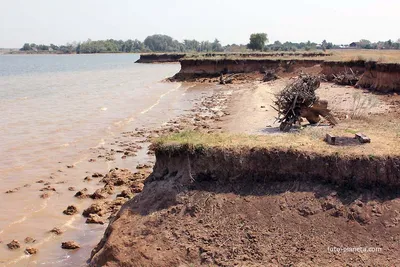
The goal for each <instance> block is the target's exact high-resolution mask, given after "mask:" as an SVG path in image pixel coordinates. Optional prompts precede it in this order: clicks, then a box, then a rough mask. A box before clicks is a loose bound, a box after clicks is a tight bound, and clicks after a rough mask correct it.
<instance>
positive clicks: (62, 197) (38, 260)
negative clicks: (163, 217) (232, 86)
mask: <svg viewBox="0 0 400 267" xmlns="http://www.w3.org/2000/svg"><path fill="white" fill-rule="evenodd" d="M137 58H138V56H137V55H94V56H93V55H90V56H83V55H82V56H81V55H74V56H28V55H27V56H0V113H1V114H2V118H1V120H0V140H1V143H0V155H1V159H0V203H1V205H0V242H1V243H0V265H1V266H36V265H41V266H84V265H86V261H87V259H88V257H89V255H90V251H91V250H92V249H93V247H94V246H95V245H96V244H97V243H98V242H99V240H100V238H101V237H102V235H103V233H104V230H105V228H106V226H107V224H105V225H89V224H85V223H84V222H85V218H83V217H82V216H81V215H80V214H81V212H82V211H83V209H85V208H86V207H88V206H89V205H90V204H91V203H92V202H93V200H90V199H86V200H78V199H76V198H74V197H73V195H74V194H75V192H72V191H69V190H68V187H75V188H76V189H77V190H80V189H83V188H88V190H89V192H93V191H94V190H95V189H96V188H99V187H100V185H99V183H98V180H97V181H92V182H84V180H83V179H84V177H86V176H88V175H91V174H92V173H93V172H100V173H106V172H108V170H109V169H111V168H113V167H119V168H129V169H132V170H134V168H135V166H136V165H137V164H138V163H147V162H153V161H154V158H153V156H149V155H147V154H146V152H147V151H146V150H142V151H140V152H139V153H138V155H137V156H136V157H128V158H126V159H121V158H120V157H116V159H115V160H113V161H105V160H100V159H97V156H98V154H99V151H100V150H101V149H102V148H103V147H106V148H109V147H110V144H111V143H114V142H115V140H119V141H121V140H124V138H125V139H126V138H127V137H123V136H122V135H121V133H122V132H127V131H134V130H135V129H136V128H146V129H152V128H157V127H159V126H161V125H162V124H164V123H166V122H167V121H168V120H170V119H173V118H175V117H177V116H179V115H182V114H185V113H186V112H188V110H190V109H191V108H192V107H193V102H194V101H195V100H198V99H199V98H201V97H202V96H205V95H209V94H211V93H212V92H213V90H214V89H216V87H212V88H210V87H198V86H195V87H194V86H190V85H182V84H180V83H162V82H160V81H161V80H162V79H164V78H166V77H169V76H172V75H173V74H175V73H176V72H178V71H179V65H177V64H162V65H145V64H134V63H133V62H134V61H135V60H136V59H137ZM210 89H211V90H210ZM126 140H129V138H128V139H126ZM90 159H96V161H94V162H89V160H90ZM71 165H73V166H74V167H73V168H69V167H67V166H71ZM39 180H44V182H45V183H47V182H48V183H50V186H52V187H54V188H55V189H56V191H55V192H50V193H51V194H50V198H47V199H41V198H40V197H39V196H40V194H42V193H43V192H41V191H40V189H42V188H43V187H44V184H43V183H37V181H39ZM12 189H17V190H16V191H15V192H14V193H9V194H6V193H5V192H6V191H7V190H12ZM71 204H74V205H76V206H77V207H78V210H79V214H77V215H75V216H66V215H64V214H63V213H62V211H63V210H64V209H65V208H66V207H67V206H68V205H71ZM54 227H59V228H61V229H62V230H64V231H65V232H64V234H63V235H60V236H55V235H53V234H50V233H49V232H48V231H49V230H51V229H52V228H54ZM26 237H32V238H34V239H35V240H36V241H35V243H33V244H25V243H24V239H25V238H26ZM13 239H16V240H18V241H19V242H20V243H21V248H20V249H18V250H13V251H12V250H9V249H8V248H7V246H6V244H7V243H9V242H11V241H12V240H13ZM70 240H74V241H77V242H78V243H80V245H81V248H80V249H78V250H76V251H66V250H62V249H61V242H65V241H70ZM26 247H35V248H38V249H39V253H38V254H37V255H34V256H27V255H26V254H25V253H24V249H25V248H26Z"/></svg>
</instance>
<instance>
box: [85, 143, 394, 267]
mask: <svg viewBox="0 0 400 267" xmlns="http://www.w3.org/2000/svg"><path fill="white" fill-rule="evenodd" d="M265 154H267V152H266V151H263V152H260V153H258V152H254V151H253V152H251V151H250V152H249V154H243V151H242V153H241V154H240V155H239V154H237V153H235V151H231V150H224V151H223V152H218V151H212V153H210V154H208V153H204V152H201V151H196V153H193V154H190V153H182V151H180V149H179V148H177V149H176V150H175V151H169V152H168V153H167V152H165V153H160V151H157V150H156V155H157V162H156V166H155V168H154V172H153V174H152V175H151V176H150V177H149V178H148V179H147V180H146V183H145V188H144V190H143V192H142V193H141V194H140V195H138V196H136V197H135V198H134V199H132V200H130V201H128V202H127V203H126V204H125V205H124V206H123V207H122V209H121V211H120V212H119V213H118V215H117V216H116V217H115V218H114V219H113V221H112V222H111V223H110V226H109V227H108V229H107V230H106V233H105V236H104V238H103V239H102V241H101V242H100V243H99V245H98V246H97V247H96V248H95V250H94V251H93V253H92V258H91V263H90V265H91V266H103V265H106V266H191V265H193V266H199V265H204V266H214V265H217V266H283V265H285V266H291V265H295V266H310V265H311V266H327V265H329V266H343V265H345V264H356V265H376V266H381V265H384V264H391V265H396V264H400V260H399V259H398V258H397V257H396V256H395V255H396V253H397V252H398V250H399V240H400V229H399V227H398V225H399V223H400V216H399V210H400V198H399V196H398V194H396V193H393V192H390V191H388V190H384V189H383V187H378V186H375V189H374V190H372V189H359V188H361V187H360V186H359V185H361V184H357V183H356V184H354V183H352V182H351V181H348V180H346V179H344V178H343V177H344V176H343V175H344V174H343V173H339V174H338V173H333V172H332V170H331V171H330V172H327V177H328V176H329V177H330V176H331V175H334V176H337V177H339V176H340V177H341V178H342V179H344V181H345V182H343V183H341V184H342V185H341V186H339V185H336V186H335V185H332V184H326V183H324V182H323V180H326V179H324V178H323V177H321V176H318V175H316V174H315V173H314V174H312V173H310V172H309V171H307V170H306V169H302V172H301V173H296V171H294V169H293V166H287V167H286V168H281V167H280V166H278V165H279V164H278V162H280V163H281V164H284V162H287V161H286V160H284V159H283V157H282V155H278V154H275V157H271V158H268V159H267V158H265ZM206 155H208V156H206ZM262 155H264V157H263V156H262ZM274 158H275V160H274ZM296 158H297V161H298V162H297V163H298V164H299V165H296V164H295V165H296V167H294V168H299V169H301V167H300V166H301V165H311V166H314V167H313V168H314V169H316V168H315V166H317V165H316V162H317V161H315V160H316V159H315V155H309V158H310V159H311V160H314V162H308V163H305V161H304V162H301V161H302V159H299V157H298V155H297V156H296ZM358 160H360V159H358ZM348 161H349V163H351V166H352V168H347V167H346V169H357V166H358V165H360V166H361V165H364V169H368V168H366V166H373V165H371V164H366V163H363V164H361V162H362V161H360V162H358V161H357V160H353V161H352V160H349V159H348ZM321 162H322V161H321ZM334 162H335V163H334V164H333V165H335V166H338V168H339V167H340V166H342V167H343V165H342V164H343V163H341V162H340V161H338V159H335V160H334ZM357 162H358V163H357ZM326 163H327V162H326ZM327 165H330V164H329V163H328V164H327ZM333 165H332V166H333ZM386 165H387V164H386ZM245 166H248V171H245V169H246V167H245ZM264 166H265V169H272V170H273V169H277V170H281V172H280V173H275V175H274V174H273V173H272V172H270V173H269V175H265V173H264V176H262V175H260V174H261V172H262V170H265V169H263V168H264ZM271 166H275V168H271ZM318 166H320V165H318ZM332 166H331V167H332ZM387 167H388V165H387ZM310 168H311V167H310ZM371 168H372V167H371ZM250 170H251V171H250ZM260 170H261V171H260ZM310 170H311V169H310ZM257 171H258V173H257ZM282 171H283V172H286V173H287V174H288V173H292V175H284V173H283V172H282ZM356 171H358V170H356ZM382 171H383V170H382ZM367 172H368V170H366V171H364V172H360V171H358V174H359V175H360V176H363V177H364V178H365V177H366V176H368V174H367ZM328 173H329V174H328ZM306 176H307V177H306ZM382 176H384V174H382ZM313 177H314V178H315V179H314V180H312V179H311V178H313ZM318 177H319V178H318ZM337 177H336V178H337ZM391 177H392V176H391ZM336 178H335V177H333V178H332V179H333V180H334V179H336ZM392 178H393V180H385V181H386V182H389V183H390V181H394V180H397V181H398V179H396V178H394V177H392ZM366 181H368V180H365V179H363V178H362V177H360V178H359V182H361V183H363V182H366ZM370 182H372V181H370ZM373 183H374V184H375V185H377V184H378V183H377V181H374V182H373ZM349 248H350V249H353V248H361V249H362V250H363V249H366V250H370V252H369V253H360V252H354V251H353V252H348V253H340V252H334V251H335V250H340V249H349ZM372 251H373V252H372Z"/></svg>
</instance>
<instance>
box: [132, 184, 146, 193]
mask: <svg viewBox="0 0 400 267" xmlns="http://www.w3.org/2000/svg"><path fill="white" fill-rule="evenodd" d="M143 188H144V184H143V183H134V184H132V187H131V191H132V192H133V193H140V192H142V191H143Z"/></svg>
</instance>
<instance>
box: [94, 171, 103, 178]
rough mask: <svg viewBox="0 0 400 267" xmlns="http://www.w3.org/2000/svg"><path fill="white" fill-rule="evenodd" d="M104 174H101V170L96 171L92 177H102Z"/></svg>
mask: <svg viewBox="0 0 400 267" xmlns="http://www.w3.org/2000/svg"><path fill="white" fill-rule="evenodd" d="M103 176H104V175H103V174H101V173H99V172H95V173H93V174H92V177H93V178H100V177H103Z"/></svg>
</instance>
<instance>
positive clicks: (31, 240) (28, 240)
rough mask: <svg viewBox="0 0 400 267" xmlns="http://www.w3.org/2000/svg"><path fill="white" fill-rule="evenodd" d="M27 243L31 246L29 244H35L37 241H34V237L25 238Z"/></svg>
mask: <svg viewBox="0 0 400 267" xmlns="http://www.w3.org/2000/svg"><path fill="white" fill-rule="evenodd" d="M24 241H25V243H26V244H29V243H34V242H36V239H33V238H32V237H29V236H28V237H27V238H25V240H24Z"/></svg>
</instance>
